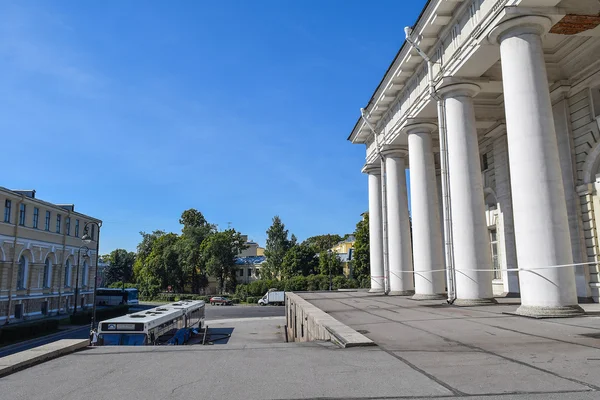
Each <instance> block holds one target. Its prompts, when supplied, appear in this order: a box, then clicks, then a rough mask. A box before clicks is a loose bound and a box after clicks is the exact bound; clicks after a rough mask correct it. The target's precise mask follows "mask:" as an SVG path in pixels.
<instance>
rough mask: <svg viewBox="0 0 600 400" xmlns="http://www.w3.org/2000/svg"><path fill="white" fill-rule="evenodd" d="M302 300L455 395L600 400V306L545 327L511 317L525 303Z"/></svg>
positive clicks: (324, 296)
mask: <svg viewBox="0 0 600 400" xmlns="http://www.w3.org/2000/svg"><path fill="white" fill-rule="evenodd" d="M300 295H301V296H302V297H303V298H304V299H305V300H307V301H309V302H310V303H312V304H314V305H315V306H317V307H319V308H320V309H322V310H323V311H325V312H327V313H328V314H329V315H331V316H332V317H334V318H336V319H337V320H339V321H340V322H342V323H345V324H346V325H348V326H350V327H351V328H354V329H356V330H357V331H358V332H360V333H362V334H364V335H365V336H367V337H368V338H370V339H372V340H373V341H375V342H376V343H377V344H378V345H379V347H380V348H381V349H382V350H384V351H385V352H386V353H387V354H389V355H390V356H392V357H395V358H396V359H398V360H399V361H400V362H402V363H404V364H406V365H408V366H410V367H411V368H412V369H413V370H415V371H419V372H420V373H422V374H424V375H425V376H428V377H430V378H431V379H433V380H434V381H436V382H438V383H439V384H441V385H442V386H443V387H445V388H447V389H448V390H450V391H451V392H452V393H453V394H456V395H462V396H472V395H486V396H490V395H493V394H503V393H507V394H508V393H514V394H515V395H516V394H524V395H525V394H527V393H530V394H534V393H540V394H544V396H549V395H550V394H552V393H562V392H572V391H577V392H578V394H577V395H573V396H574V397H569V395H566V394H565V395H563V397H561V398H587V397H586V396H587V394H585V393H584V392H587V391H592V392H594V396H595V398H600V393H598V392H597V391H599V390H600V368H599V367H600V340H599V339H598V338H600V317H599V316H598V313H599V312H600V305H598V304H589V305H583V306H584V308H587V310H588V311H589V312H590V313H589V314H588V316H586V317H579V318H571V319H546V320H537V319H529V318H524V317H517V316H514V315H509V314H504V313H506V312H513V311H514V310H515V309H516V308H517V307H518V306H519V301H518V299H509V300H508V299H500V302H501V304H500V305H496V306H483V307H469V308H465V307H454V306H448V305H445V304H444V302H443V301H439V300H437V301H423V302H419V301H414V300H410V299H408V298H405V297H391V296H383V295H372V294H367V293H364V292H363V293H360V292H349V293H301V294H300ZM524 398H530V397H529V395H526V397H524ZM545 398H548V397H545Z"/></svg>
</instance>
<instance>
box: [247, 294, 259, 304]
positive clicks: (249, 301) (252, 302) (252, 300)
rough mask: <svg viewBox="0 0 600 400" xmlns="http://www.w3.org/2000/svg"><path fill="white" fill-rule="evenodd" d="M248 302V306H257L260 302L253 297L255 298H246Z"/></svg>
mask: <svg viewBox="0 0 600 400" xmlns="http://www.w3.org/2000/svg"><path fill="white" fill-rule="evenodd" d="M246 301H247V302H248V304H256V302H258V300H257V299H256V297H253V296H248V297H246Z"/></svg>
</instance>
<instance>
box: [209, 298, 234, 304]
mask: <svg viewBox="0 0 600 400" xmlns="http://www.w3.org/2000/svg"><path fill="white" fill-rule="evenodd" d="M210 305H211V306H214V305H219V306H230V305H233V301H231V300H230V299H228V298H227V297H221V296H217V297H211V298H210Z"/></svg>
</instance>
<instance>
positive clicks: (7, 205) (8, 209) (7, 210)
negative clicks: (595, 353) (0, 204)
mask: <svg viewBox="0 0 600 400" xmlns="http://www.w3.org/2000/svg"><path fill="white" fill-rule="evenodd" d="M11 214H12V200H11V199H6V200H5V201H4V222H6V223H8V224H10V217H11Z"/></svg>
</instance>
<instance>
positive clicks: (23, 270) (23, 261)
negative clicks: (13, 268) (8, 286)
mask: <svg viewBox="0 0 600 400" xmlns="http://www.w3.org/2000/svg"><path fill="white" fill-rule="evenodd" d="M26 278H27V258H25V257H24V256H21V258H19V270H18V271H17V290H21V289H25V283H26Z"/></svg>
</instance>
